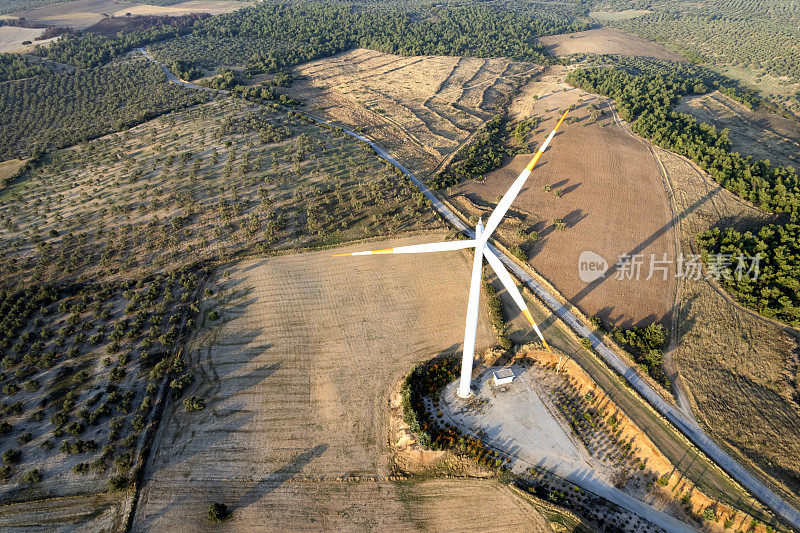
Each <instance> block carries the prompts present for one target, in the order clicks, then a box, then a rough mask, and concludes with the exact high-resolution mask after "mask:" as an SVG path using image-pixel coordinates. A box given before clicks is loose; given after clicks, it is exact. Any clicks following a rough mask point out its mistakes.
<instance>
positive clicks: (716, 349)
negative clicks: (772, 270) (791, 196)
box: [656, 149, 800, 505]
mask: <svg viewBox="0 0 800 533" xmlns="http://www.w3.org/2000/svg"><path fill="white" fill-rule="evenodd" d="M656 153H657V155H658V157H659V158H660V159H661V161H662V162H663V164H664V167H665V169H666V171H667V173H668V175H669V179H670V184H671V186H672V190H673V191H674V195H675V196H674V202H675V209H676V212H677V214H678V220H679V221H680V223H679V224H678V229H679V237H680V245H681V248H682V250H683V253H698V252H699V251H698V250H697V249H696V248H697V247H696V245H695V237H696V235H697V234H698V233H699V232H701V231H703V230H705V229H707V228H708V227H709V226H711V225H714V224H717V223H720V221H724V224H725V225H729V226H733V227H737V228H738V229H741V230H745V229H748V228H751V227H752V226H753V225H754V224H758V223H760V222H763V221H765V220H768V217H767V215H765V214H764V213H763V212H762V211H760V210H758V209H756V208H754V207H752V206H751V205H750V204H748V203H746V202H744V201H742V200H741V199H739V198H737V197H735V196H734V195H733V194H731V193H730V192H729V191H727V190H725V189H721V188H720V187H719V186H718V185H717V184H716V183H714V182H713V181H711V180H710V179H709V178H708V177H707V176H706V175H705V174H704V173H701V172H698V171H697V170H696V168H695V167H694V166H693V165H692V164H691V163H689V162H687V161H686V160H684V159H683V158H681V157H678V156H676V155H674V154H672V153H669V152H665V151H663V150H660V149H656ZM681 282H682V283H681V286H680V287H679V290H680V294H681V300H680V307H679V309H678V331H677V339H676V348H675V350H674V353H673V360H674V363H675V366H676V368H677V370H678V371H679V373H680V376H681V378H682V380H683V383H684V385H685V386H684V389H685V390H686V393H687V394H688V396H689V400H690V402H691V406H692V410H693V412H694V415H695V417H696V418H697V420H698V421H699V422H700V423H701V424H702V425H703V426H704V428H705V429H706V431H707V432H708V433H709V435H711V436H712V437H714V438H715V440H717V442H719V443H721V444H722V445H723V446H725V448H726V449H727V450H728V451H729V452H730V453H731V454H732V455H733V456H734V457H735V458H736V459H737V460H739V461H741V462H742V463H743V464H745V465H749V466H750V467H751V469H756V471H760V472H761V473H762V477H764V475H766V476H769V478H770V479H771V480H772V481H773V482H774V483H777V484H778V486H779V487H782V488H783V496H784V497H785V498H788V499H789V501H791V502H793V503H794V504H795V505H797V504H798V502H799V501H800V500H798V497H797V495H798V494H800V469H799V468H798V465H800V438H798V437H800V432H798V428H797V420H798V417H800V406H799V405H798V403H797V400H796V398H797V397H798V393H800V391H799V390H798V388H797V387H798V385H797V377H796V376H797V370H798V367H797V358H798V353H799V352H798V345H797V341H796V340H795V339H793V338H792V337H791V336H790V335H788V334H787V333H786V332H785V328H784V327H783V326H780V325H777V324H775V323H772V322H770V321H769V320H767V319H764V318H762V317H760V316H758V315H756V314H755V313H754V312H752V311H749V310H747V309H743V308H741V307H739V306H738V305H737V304H735V303H734V302H732V301H731V299H730V297H729V296H728V295H727V293H725V292H724V291H723V290H722V289H719V288H718V287H717V286H716V285H715V284H713V283H711V282H708V281H706V280H704V279H699V280H693V279H691V278H686V279H683V280H681Z"/></svg>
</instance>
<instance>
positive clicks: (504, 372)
mask: <svg viewBox="0 0 800 533" xmlns="http://www.w3.org/2000/svg"><path fill="white" fill-rule="evenodd" d="M492 377H493V378H494V384H495V385H507V384H509V383H511V382H512V381H514V371H513V370H511V369H510V368H501V369H499V370H495V371H494V372H492Z"/></svg>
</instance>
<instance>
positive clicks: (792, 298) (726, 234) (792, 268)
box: [697, 224, 800, 326]
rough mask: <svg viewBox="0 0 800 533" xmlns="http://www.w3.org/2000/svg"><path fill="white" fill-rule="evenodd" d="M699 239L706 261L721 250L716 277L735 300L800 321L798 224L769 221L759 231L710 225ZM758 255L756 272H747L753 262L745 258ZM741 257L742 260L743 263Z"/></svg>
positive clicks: (768, 313) (766, 313) (796, 323)
mask: <svg viewBox="0 0 800 533" xmlns="http://www.w3.org/2000/svg"><path fill="white" fill-rule="evenodd" d="M697 240H698V243H699V244H700V246H701V247H702V248H703V250H704V252H705V253H704V254H703V256H704V260H705V261H706V262H707V263H708V262H709V258H710V257H711V258H712V259H714V258H713V257H712V256H715V255H717V254H720V255H719V260H717V259H715V261H718V264H717V265H716V266H717V267H723V269H722V271H721V272H720V273H721V274H722V275H721V279H720V282H721V283H722V285H723V286H724V287H725V289H726V290H728V292H730V293H731V294H732V295H733V296H734V298H736V300H738V301H739V302H740V303H741V304H742V305H744V306H746V307H749V308H751V309H755V310H757V311H758V312H759V313H761V314H762V315H764V316H767V317H770V318H776V319H778V320H781V321H783V322H786V323H787V324H792V325H794V326H800V225H797V224H787V225H785V226H780V225H774V224H768V225H765V226H763V227H762V228H761V229H760V230H759V231H758V232H757V233H751V232H749V231H748V232H745V233H740V232H739V231H736V230H734V229H730V228H725V229H721V228H713V229H710V230H708V231H706V232H704V233H702V234H701V235H700V236H699V237H698V239H697ZM756 255H759V256H760V260H759V261H758V265H757V266H758V271H757V272H753V273H750V272H749V270H750V268H751V267H752V266H754V264H753V262H752V261H751V260H750V259H749V258H753V257H756ZM740 258H744V259H745V261H744V265H743V266H742V267H740ZM737 269H740V270H739V271H737ZM753 274H757V275H755V276H754V275H753ZM753 278H755V279H753Z"/></svg>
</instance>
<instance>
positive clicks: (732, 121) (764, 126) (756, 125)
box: [675, 91, 800, 168]
mask: <svg viewBox="0 0 800 533" xmlns="http://www.w3.org/2000/svg"><path fill="white" fill-rule="evenodd" d="M675 110H676V111H680V112H682V113H689V114H691V115H694V116H695V117H697V118H698V119H700V120H702V121H703V122H707V123H709V124H712V125H714V126H716V128H717V130H718V131H721V130H723V129H725V128H728V129H729V130H730V135H729V138H730V140H731V146H732V148H733V149H734V150H736V151H738V152H740V153H741V154H743V155H752V156H754V157H755V158H756V159H769V160H770V161H771V162H772V164H773V165H792V166H794V167H795V168H800V127H798V124H800V120H791V119H787V118H784V117H780V116H777V115H773V114H768V113H763V112H761V113H759V112H753V111H750V110H749V109H747V108H746V107H745V106H743V105H742V104H740V103H738V102H736V101H734V100H731V99H730V98H728V97H727V96H725V95H724V94H721V93H720V92H719V91H714V92H713V93H710V94H704V95H699V96H690V97H686V98H684V99H683V100H682V101H681V103H680V104H678V105H677V106H676V108H675Z"/></svg>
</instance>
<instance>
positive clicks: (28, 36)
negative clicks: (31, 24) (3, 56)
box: [0, 26, 44, 53]
mask: <svg viewBox="0 0 800 533" xmlns="http://www.w3.org/2000/svg"><path fill="white" fill-rule="evenodd" d="M42 33H44V30H43V29H41V28H36V29H33V28H18V27H16V26H0V53H2V52H15V51H17V50H18V49H20V48H22V47H23V46H24V45H23V44H22V41H33V40H34V39H35V38H36V37H38V36H40V35H41V34H42Z"/></svg>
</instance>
